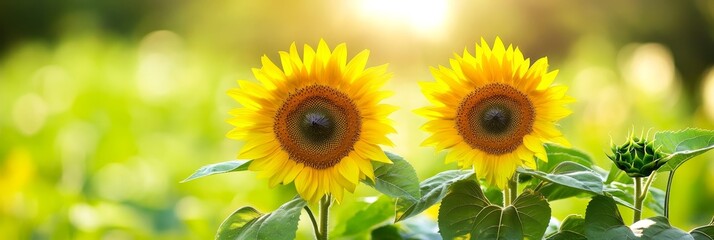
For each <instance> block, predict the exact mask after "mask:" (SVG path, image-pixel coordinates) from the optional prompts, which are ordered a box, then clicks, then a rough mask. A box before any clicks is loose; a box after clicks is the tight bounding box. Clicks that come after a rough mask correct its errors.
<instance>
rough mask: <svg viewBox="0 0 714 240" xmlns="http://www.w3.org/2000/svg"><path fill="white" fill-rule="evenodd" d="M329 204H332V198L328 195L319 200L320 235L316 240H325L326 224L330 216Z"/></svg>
mask: <svg viewBox="0 0 714 240" xmlns="http://www.w3.org/2000/svg"><path fill="white" fill-rule="evenodd" d="M330 204H332V197H330V195H325V196H323V197H322V199H320V234H319V235H318V236H317V239H318V240H327V235H328V234H327V222H328V217H329V215H330Z"/></svg>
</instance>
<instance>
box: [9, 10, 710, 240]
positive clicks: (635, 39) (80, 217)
mask: <svg viewBox="0 0 714 240" xmlns="http://www.w3.org/2000/svg"><path fill="white" fill-rule="evenodd" d="M495 36H501V38H502V39H503V40H504V42H506V43H513V44H515V45H518V46H520V48H521V49H522V51H523V52H524V54H525V55H526V56H528V57H531V58H532V59H536V58H540V57H544V56H547V57H548V58H549V60H550V64H551V69H560V74H559V76H558V78H557V79H556V83H558V84H565V85H568V86H570V90H569V94H570V95H572V96H574V97H575V98H577V99H578V101H577V102H576V103H574V104H572V105H571V109H572V110H573V111H574V113H573V114H572V115H571V116H570V117H568V118H566V119H565V120H564V121H562V122H561V128H562V129H563V131H564V133H565V135H566V137H567V138H568V139H570V141H571V142H572V143H573V145H574V146H575V147H576V148H579V149H582V150H584V151H587V152H588V153H589V154H590V155H591V156H592V157H593V158H595V159H596V160H597V161H598V164H599V165H600V166H602V167H603V168H605V169H609V167H610V162H609V161H608V160H607V158H606V157H605V152H606V151H608V149H609V143H610V140H611V139H612V140H614V141H615V142H618V143H619V142H622V141H624V138H625V136H626V135H627V132H628V131H631V130H632V129H635V131H636V132H637V133H639V132H640V130H642V129H644V131H647V130H648V129H652V130H653V131H657V130H669V129H680V128H685V127H700V128H708V129H712V128H714V123H713V122H714V1H711V0H692V1H665V0H655V1H646V0H636V1H617V0H602V1H584V0H576V1H569V0H557V1H514V0H507V1H486V0H477V1H448V0H432V1H427V0H416V1H407V0H382V1H380V0H347V1H316V0H311V1H226V0H217V1H186V0H180V1H168V0H151V1H140V0H124V1H119V0H108V1H89V0H62V1H53V0H4V1H0V116H2V117H0V233H2V234H1V235H2V236H3V237H2V238H3V239H211V238H212V237H213V235H214V233H215V230H216V229H217V228H218V225H219V224H220V222H221V221H222V220H223V218H224V217H226V216H228V215H229V214H230V213H231V212H232V211H234V210H235V209H237V208H239V207H241V206H245V205H252V206H255V207H256V208H257V209H259V210H260V211H262V212H269V211H272V210H274V209H276V208H277V207H278V206H279V205H280V204H281V203H283V202H285V201H287V200H289V199H291V198H292V197H293V196H294V195H295V190H294V187H293V186H280V187H277V188H275V189H269V188H268V186H267V181H266V180H264V179H256V177H255V174H254V173H252V172H242V173H239V174H226V175H219V176H213V177H209V178H205V179H200V180H196V181H193V182H189V183H183V184H179V181H180V180H182V179H183V178H185V177H187V176H188V175H190V174H191V173H192V172H193V171H194V170H196V169H197V168H198V167H200V166H202V165H206V164H210V163H216V162H220V161H226V160H231V159H234V158H235V155H236V152H237V151H238V150H239V149H240V146H241V144H242V143H241V142H237V141H231V140H228V139H226V138H225V137H224V134H225V133H226V132H227V131H228V130H229V129H230V128H231V127H230V126H229V125H228V124H227V123H225V120H226V119H227V118H228V114H227V111H228V110H229V109H231V108H235V107H237V106H238V104H237V103H235V102H234V101H232V100H231V99H230V98H229V97H228V96H227V95H226V94H225V92H226V91H227V90H228V89H229V88H232V87H235V86H237V84H236V83H235V80H237V79H249V80H255V78H254V77H253V76H252V74H251V68H258V67H260V61H259V59H260V56H262V55H264V54H265V55H267V56H268V57H270V58H271V59H273V60H274V61H276V60H277V59H278V51H281V50H287V49H288V47H289V45H290V44H291V43H292V42H296V43H297V44H298V46H302V44H305V43H308V44H311V45H313V46H314V45H316V44H317V42H318V41H319V39H320V38H324V39H326V40H327V42H328V43H329V44H330V46H331V47H334V46H336V45H337V44H338V43H340V42H346V43H347V45H348V49H349V50H348V51H349V55H350V56H354V54H356V53H357V52H358V51H361V50H362V49H370V50H371V57H370V60H369V65H372V66H375V65H379V64H383V63H389V64H390V71H391V72H393V73H394V78H393V80H392V81H391V82H390V83H389V84H388V85H387V88H389V89H390V90H394V91H395V92H396V94H395V96H394V97H392V98H391V99H390V100H389V102H391V103H392V104H394V105H397V106H399V107H401V110H400V111H398V112H396V113H394V114H393V115H392V116H391V118H392V119H393V120H395V121H396V122H397V123H398V124H397V126H396V127H397V130H398V131H399V134H395V135H391V136H390V137H391V139H392V140H394V141H395V143H396V145H397V147H396V148H393V149H389V150H391V151H394V152H396V153H398V154H400V155H403V156H404V157H405V158H406V159H407V160H409V161H410V162H411V163H412V164H413V165H414V167H415V168H416V170H417V173H418V175H419V177H420V179H422V180H423V179H426V178H428V177H429V176H432V175H434V174H435V173H437V172H439V171H443V170H447V169H453V168H455V165H445V164H443V157H444V155H443V153H436V152H434V149H432V148H425V147H420V146H419V143H420V142H421V140H422V139H424V138H425V137H426V133H424V132H421V131H419V130H418V127H419V126H420V125H421V124H422V123H424V121H425V120H424V119H422V118H420V117H417V116H415V115H414V114H412V112H411V111H412V110H413V109H415V108H418V107H421V106H423V105H425V104H426V100H425V98H424V97H423V96H422V95H421V94H420V91H419V89H418V86H417V82H418V81H433V80H432V77H431V76H430V74H429V70H428V67H429V66H438V65H447V64H448V59H449V58H450V57H452V56H453V53H461V52H462V51H463V49H464V47H466V48H467V49H469V50H470V51H472V52H473V48H474V43H476V42H477V41H479V40H480V38H481V37H484V38H485V39H486V40H487V41H488V42H489V43H491V42H492V41H493V39H494V38H495ZM299 49H302V47H299ZM276 62H279V61H276ZM712 158H714V154H712V153H709V154H705V155H703V156H701V157H698V158H696V159H694V160H692V161H690V162H689V163H687V164H686V165H684V166H683V167H682V168H680V170H679V171H678V173H677V178H676V180H675V183H674V185H675V190H674V192H673V196H672V203H673V205H672V209H673V210H672V216H671V218H672V223H673V224H674V225H675V226H679V227H681V228H683V229H687V230H688V229H691V228H692V227H694V226H698V225H704V224H706V223H708V222H709V220H710V219H711V217H712V215H714V205H713V204H711V203H712V202H714V160H713V159H712ZM663 176H664V175H661V176H660V178H659V179H658V180H657V181H656V182H655V186H656V187H660V188H663V187H664V183H665V180H666V179H665V177H663ZM376 195H377V193H376V192H375V191H374V190H372V189H370V188H368V187H366V186H364V185H362V186H359V187H358V188H357V191H356V193H355V194H354V195H349V194H348V195H347V197H346V200H345V201H344V203H342V204H341V205H337V206H335V207H334V208H333V218H332V219H331V220H332V223H331V225H332V226H333V227H335V228H340V227H344V226H339V225H340V224H344V219H346V218H348V217H349V216H350V215H351V214H353V213H354V212H355V211H357V210H358V209H359V208H361V207H363V206H364V205H365V203H364V202H365V200H370V198H368V197H370V196H376ZM556 203H557V205H555V206H554V210H553V214H554V216H555V217H557V218H559V219H562V218H563V217H565V216H566V215H568V214H569V213H580V214H583V213H584V212H585V204H586V203H587V199H571V200H561V201H558V202H556ZM652 214H653V213H652V212H645V215H644V216H645V217H647V216H652ZM623 215H624V217H625V219H628V220H629V219H631V211H630V210H627V209H623ZM425 216H426V218H429V217H432V218H433V217H434V216H435V214H434V211H430V213H427V214H425ZM305 217H306V216H303V219H302V221H301V222H300V230H299V233H298V238H300V239H310V236H311V234H312V233H311V231H312V229H311V227H310V226H309V221H308V220H306V219H307V218H305ZM626 222H627V223H629V221H626Z"/></svg>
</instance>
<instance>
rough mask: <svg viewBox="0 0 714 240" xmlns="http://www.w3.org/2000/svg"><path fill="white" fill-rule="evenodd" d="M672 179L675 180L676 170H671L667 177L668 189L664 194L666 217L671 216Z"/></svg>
mask: <svg viewBox="0 0 714 240" xmlns="http://www.w3.org/2000/svg"><path fill="white" fill-rule="evenodd" d="M672 180H674V170H672V171H669V177H668V178H667V191H666V192H665V194H664V217H666V218H669V195H670V192H671V191H672Z"/></svg>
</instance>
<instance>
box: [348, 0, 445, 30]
mask: <svg viewBox="0 0 714 240" xmlns="http://www.w3.org/2000/svg"><path fill="white" fill-rule="evenodd" d="M361 8H362V12H363V14H364V15H365V16H366V17H368V18H370V19H373V20H375V21H380V22H382V21H385V20H387V21H392V22H401V23H406V24H408V25H409V26H410V27H411V28H413V29H414V30H416V31H419V32H422V33H427V32H433V31H434V30H437V29H439V28H441V27H442V26H443V25H444V22H445V20H446V13H447V10H448V3H447V0H411V1H410V0H362V2H361Z"/></svg>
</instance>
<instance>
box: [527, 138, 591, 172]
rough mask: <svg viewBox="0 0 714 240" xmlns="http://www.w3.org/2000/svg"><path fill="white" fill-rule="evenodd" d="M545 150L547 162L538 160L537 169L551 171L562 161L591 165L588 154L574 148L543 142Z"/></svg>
mask: <svg viewBox="0 0 714 240" xmlns="http://www.w3.org/2000/svg"><path fill="white" fill-rule="evenodd" d="M545 152H546V153H547V154H548V162H545V161H542V160H539V161H538V170H539V171H541V172H551V171H553V169H554V168H555V167H556V166H558V165H559V164H560V163H562V162H576V163H579V164H580V165H583V166H586V167H592V166H593V160H592V159H591V158H590V156H588V155H587V154H585V153H584V152H581V151H579V150H576V149H572V148H565V147H562V146H559V145H554V144H545Z"/></svg>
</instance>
